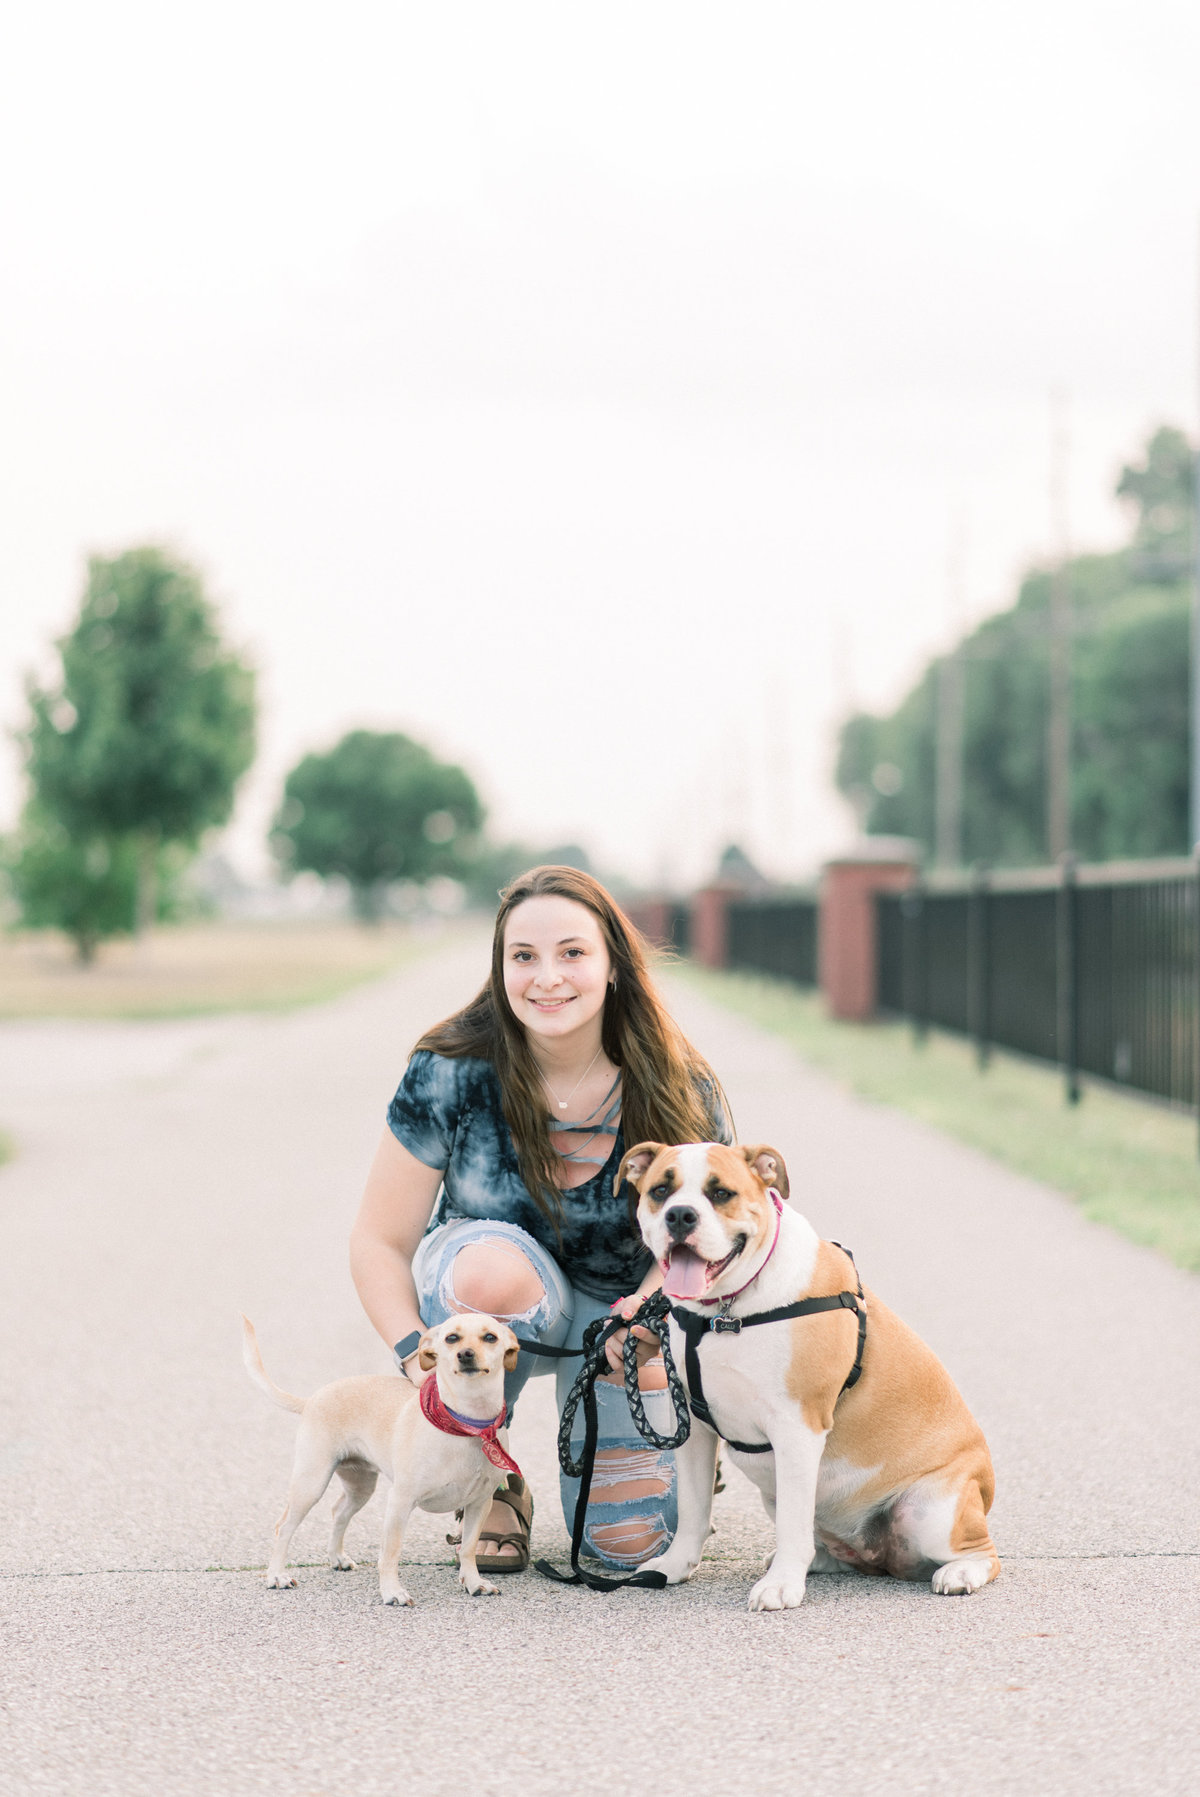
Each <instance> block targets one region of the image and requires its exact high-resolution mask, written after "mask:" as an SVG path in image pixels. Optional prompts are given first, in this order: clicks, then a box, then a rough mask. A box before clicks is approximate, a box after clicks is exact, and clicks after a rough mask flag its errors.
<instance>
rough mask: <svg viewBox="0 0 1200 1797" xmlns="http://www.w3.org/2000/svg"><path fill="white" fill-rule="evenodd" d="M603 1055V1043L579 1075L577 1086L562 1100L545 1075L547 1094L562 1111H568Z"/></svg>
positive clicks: (543, 1079) (543, 1082)
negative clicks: (568, 1107)
mask: <svg viewBox="0 0 1200 1797" xmlns="http://www.w3.org/2000/svg"><path fill="white" fill-rule="evenodd" d="M603 1053H604V1044H603V1042H602V1043H601V1044H600V1046H599V1048H598V1049H597V1050H596V1052H595V1054H594V1055H593V1056H592V1058H591V1060H590V1061H589V1062H588V1064H587V1066H586V1067H585V1068H584V1070H583V1072H582V1073H581V1074H580V1075H579V1078H578V1079H577V1080H576V1081H575V1084H574V1085H573V1086H572V1087H571V1090H570V1091H569V1092H568V1093H567V1096H566V1097H565V1098H560V1097H559V1096H558V1093H557V1092H556V1091H555V1090H554V1087H553V1086H552V1085H551V1084H550V1081H549V1080H548V1079H547V1078H546V1075H545V1074H544V1073H543V1075H542V1084H543V1085H544V1086H545V1088H546V1090H547V1092H549V1094H550V1096H551V1098H553V1100H554V1102H555V1104H556V1105H557V1106H558V1108H559V1110H560V1111H565V1110H566V1108H567V1106H568V1105H569V1104H570V1102H571V1100H572V1099H573V1098H574V1096H575V1094H576V1092H578V1090H579V1088H580V1086H581V1085H582V1084H583V1082H584V1080H585V1079H586V1078H587V1076H588V1074H589V1073H590V1072H591V1071H592V1068H593V1067H594V1066H595V1065H596V1062H597V1061H598V1060H599V1059H600V1056H601V1055H602V1054H603Z"/></svg>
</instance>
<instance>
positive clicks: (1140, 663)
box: [837, 429, 1194, 866]
mask: <svg viewBox="0 0 1200 1797" xmlns="http://www.w3.org/2000/svg"><path fill="white" fill-rule="evenodd" d="M1193 471H1194V457H1193V454H1192V451H1191V449H1190V447H1189V445H1188V442H1187V439H1186V438H1185V437H1184V436H1183V435H1182V433H1181V432H1179V431H1173V430H1169V429H1162V430H1159V431H1157V432H1155V434H1154V436H1153V437H1152V438H1151V439H1150V441H1149V443H1148V444H1147V446H1146V451H1145V455H1144V459H1143V460H1142V462H1140V463H1138V464H1136V465H1131V466H1130V467H1127V468H1125V469H1124V470H1123V472H1122V475H1121V478H1120V482H1119V484H1118V488H1117V491H1118V493H1119V495H1120V496H1121V497H1122V498H1125V499H1127V500H1128V501H1129V502H1130V504H1131V505H1132V506H1133V508H1134V510H1135V522H1134V531H1133V540H1132V542H1131V543H1130V545H1129V547H1128V548H1127V549H1123V550H1119V551H1117V552H1116V553H1115V554H1111V555H1082V556H1076V557H1074V558H1073V559H1072V561H1071V563H1070V565H1069V569H1068V574H1069V580H1070V589H1071V601H1072V610H1073V616H1074V623H1073V628H1074V644H1073V655H1072V661H1073V669H1072V693H1071V709H1072V737H1073V742H1072V769H1071V813H1072V838H1073V841H1074V844H1075V847H1076V848H1077V849H1078V851H1079V852H1080V853H1081V854H1082V855H1084V856H1085V857H1086V858H1087V859H1089V860H1107V859H1112V858H1116V857H1121V856H1145V855H1164V854H1183V853H1185V852H1186V850H1187V847H1188V841H1187V831H1188V823H1187V796H1188V778H1189V775H1188V661H1189V657H1188V619H1189V610H1190V591H1189V583H1188V580H1187V578H1186V575H1185V572H1184V570H1185V567H1186V555H1185V553H1184V550H1185V547H1186V544H1187V542H1188V539H1189V536H1190V531H1191V519H1192V510H1193V498H1192V486H1191V480H1192V474H1193ZM1053 579H1054V575H1053V573H1052V571H1051V570H1050V569H1046V568H1041V569H1035V570H1033V571H1032V572H1031V573H1030V574H1028V575H1027V576H1026V577H1025V579H1024V580H1023V581H1022V583H1021V587H1020V590H1019V592H1018V595H1017V600H1016V603H1015V604H1014V605H1013V606H1012V607H1011V608H1010V609H1009V610H1008V611H1005V612H1002V613H1000V614H998V615H997V616H995V617H992V618H989V619H987V620H986V622H985V623H983V624H981V625H980V626H979V627H978V629H976V630H975V631H973V632H972V633H971V634H970V635H969V636H968V637H967V638H966V640H965V642H964V643H963V644H962V645H961V654H962V656H963V659H964V662H965V668H966V675H965V721H964V741H963V798H964V803H963V849H964V855H965V858H966V859H967V860H968V861H971V860H976V859H983V860H987V861H991V862H994V863H997V864H999V865H1008V866H1019V865H1022V864H1026V865H1027V864H1029V863H1030V862H1037V861H1041V860H1044V859H1045V854H1046V849H1045V840H1046V832H1045V793H1046V736H1047V708H1048V701H1049V641H1050V632H1049V620H1050V597H1051V587H1052V582H1053ZM936 696H937V664H936V663H934V664H931V666H930V667H929V668H927V669H926V671H925V672H924V674H923V675H922V676H921V678H920V679H919V680H918V681H917V682H916V684H915V685H914V687H913V688H912V689H911V691H910V692H909V693H908V694H907V695H906V697H905V698H904V699H903V700H902V701H901V703H900V704H899V705H898V706H897V708H896V709H895V711H893V712H892V713H891V714H890V715H888V716H885V717H874V716H871V715H870V714H867V713H863V714H860V715H859V716H857V717H854V718H851V719H850V720H849V721H848V722H847V724H846V725H845V727H844V728H843V731H842V734H841V740H840V745H839V751H840V752H839V758H838V768H837V780H838V785H839V787H840V789H841V791H842V792H843V793H844V794H845V795H846V797H847V798H848V799H849V800H850V801H851V803H853V804H855V806H856V808H857V809H858V811H859V814H860V816H862V817H863V820H864V827H865V828H866V829H868V830H869V831H871V832H873V833H878V834H893V833H894V834H898V835H904V836H911V837H915V838H916V839H917V840H918V841H919V842H921V843H923V844H924V845H925V847H926V848H927V849H932V846H933V841H934V805H935V791H936V780H935V766H936V727H937V707H936Z"/></svg>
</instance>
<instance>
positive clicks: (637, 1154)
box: [617, 1142, 666, 1190]
mask: <svg viewBox="0 0 1200 1797" xmlns="http://www.w3.org/2000/svg"><path fill="white" fill-rule="evenodd" d="M665 1146H666V1144H665V1143H663V1142H639V1143H638V1145H637V1147H636V1148H631V1149H630V1150H629V1153H628V1154H627V1155H626V1156H625V1159H624V1160H623V1161H622V1162H621V1177H620V1179H618V1181H617V1189H618V1190H619V1189H620V1187H621V1186H622V1184H623V1183H624V1181H625V1180H628V1181H629V1182H630V1184H631V1185H637V1182H638V1180H639V1179H640V1178H641V1177H642V1174H643V1173H644V1172H645V1171H646V1168H647V1167H648V1166H649V1165H650V1163H651V1161H652V1160H655V1159H656V1158H657V1157H658V1156H659V1155H660V1154H661V1153H662V1151H663V1148H664V1147H665Z"/></svg>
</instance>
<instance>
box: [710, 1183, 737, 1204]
mask: <svg viewBox="0 0 1200 1797" xmlns="http://www.w3.org/2000/svg"><path fill="white" fill-rule="evenodd" d="M709 1195H710V1197H711V1198H712V1201H713V1203H714V1204H728V1203H729V1200H730V1199H731V1198H732V1197H733V1193H732V1192H727V1191H726V1190H725V1187H724V1186H718V1187H717V1189H716V1191H715V1192H712V1193H710V1194H709Z"/></svg>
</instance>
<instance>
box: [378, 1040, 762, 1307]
mask: <svg viewBox="0 0 1200 1797" xmlns="http://www.w3.org/2000/svg"><path fill="white" fill-rule="evenodd" d="M706 1097H707V1099H708V1104H709V1109H710V1111H711V1112H712V1114H713V1140H714V1141H727V1140H728V1139H729V1132H728V1127H727V1125H726V1123H725V1119H724V1117H723V1116H722V1115H721V1112H720V1107H719V1106H718V1104H717V1103H716V1099H715V1095H706ZM388 1127H389V1128H390V1129H391V1132H392V1134H393V1135H394V1136H395V1138H396V1140H397V1141H398V1142H401V1143H403V1145H404V1147H405V1148H407V1149H408V1151H409V1153H410V1154H412V1155H415V1156H416V1158H417V1160H419V1161H423V1162H424V1164H425V1165H426V1166H427V1167H435V1168H439V1169H441V1170H442V1190H441V1193H440V1195H439V1198H438V1202H437V1204H436V1205H435V1206H434V1212H433V1216H432V1218H431V1219H430V1224H429V1227H430V1228H431V1229H433V1228H435V1227H436V1226H437V1225H438V1224H439V1223H448V1222H451V1221H452V1220H453V1219H454V1218H456V1217H476V1218H482V1219H485V1220H486V1221H488V1222H497V1223H516V1224H517V1225H518V1226H519V1227H520V1228H521V1229H524V1230H527V1231H528V1233H529V1234H530V1235H531V1236H533V1237H534V1239H535V1240H536V1241H539V1242H540V1243H541V1244H542V1246H543V1247H544V1248H545V1249H546V1251H547V1252H548V1253H549V1254H552V1255H553V1256H554V1258H555V1260H557V1262H558V1263H559V1265H560V1266H561V1267H562V1269H563V1272H564V1273H565V1274H566V1276H567V1278H568V1279H569V1280H570V1281H571V1284H572V1285H574V1286H578V1288H579V1289H580V1291H583V1292H587V1293H588V1294H589V1295H590V1296H592V1297H596V1298H604V1299H606V1300H608V1301H609V1302H610V1303H611V1302H612V1300H613V1299H614V1298H623V1297H625V1296H626V1295H627V1294H628V1293H629V1292H632V1291H635V1290H636V1289H637V1287H638V1286H639V1285H640V1284H641V1281H642V1278H643V1276H644V1274H645V1272H646V1269H647V1268H648V1267H649V1265H650V1255H649V1252H648V1251H647V1249H646V1247H645V1245H644V1244H643V1242H642V1239H641V1237H640V1236H639V1234H638V1232H637V1226H636V1224H634V1223H633V1222H632V1221H631V1218H630V1210H629V1201H628V1196H627V1195H622V1194H619V1193H618V1192H615V1191H614V1190H613V1175H614V1174H615V1173H616V1171H617V1168H618V1166H619V1165H620V1162H621V1156H622V1155H623V1154H624V1152H625V1138H624V1136H623V1135H622V1134H621V1132H620V1130H618V1132H617V1136H616V1140H615V1142H614V1143H613V1149H612V1153H611V1154H610V1155H609V1157H608V1159H607V1160H606V1161H605V1163H604V1165H603V1166H602V1167H601V1168H600V1169H599V1170H598V1171H597V1172H596V1173H594V1174H593V1175H592V1177H591V1178H590V1179H587V1180H585V1181H584V1182H583V1184H582V1185H577V1186H572V1187H571V1188H570V1190H568V1191H565V1192H563V1194H562V1219H561V1223H560V1229H561V1234H560V1235H556V1234H555V1230H554V1225H553V1224H552V1223H551V1222H550V1221H549V1219H548V1218H547V1217H545V1216H543V1214H542V1212H541V1211H540V1210H539V1209H538V1207H537V1205H536V1204H535V1203H534V1202H533V1199H532V1198H531V1197H530V1195H529V1189H528V1187H527V1186H526V1184H525V1181H524V1180H523V1179H522V1177H521V1168H520V1165H519V1163H518V1161H517V1151H516V1149H515V1148H514V1147H513V1142H512V1136H511V1135H510V1133H509V1128H508V1124H507V1122H506V1121H505V1117H504V1106H503V1102H502V1099H501V1095H500V1081H499V1080H498V1079H497V1077H496V1073H495V1069H494V1068H493V1067H492V1064H491V1062H490V1061H483V1060H477V1059H475V1058H474V1057H472V1056H469V1055H458V1056H449V1055H440V1054H433V1053H432V1052H431V1051H430V1050H428V1049H419V1050H418V1051H417V1053H416V1054H414V1055H413V1057H412V1060H411V1061H410V1062H409V1063H408V1071H407V1072H406V1073H405V1075H404V1078H403V1079H402V1080H401V1081H400V1085H399V1088H398V1089H397V1092H396V1096H395V1097H394V1098H393V1099H392V1102H391V1104H390V1105H389V1106H388Z"/></svg>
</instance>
